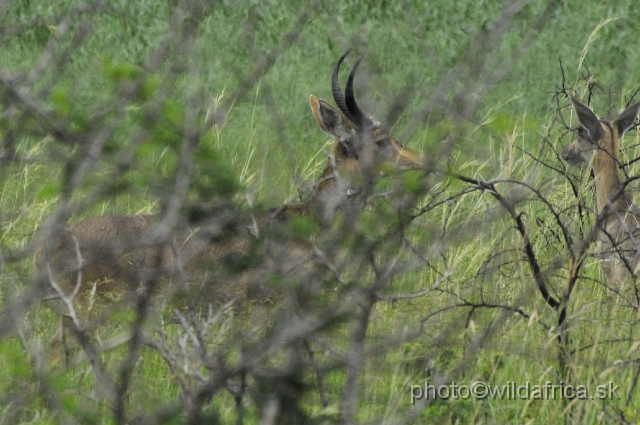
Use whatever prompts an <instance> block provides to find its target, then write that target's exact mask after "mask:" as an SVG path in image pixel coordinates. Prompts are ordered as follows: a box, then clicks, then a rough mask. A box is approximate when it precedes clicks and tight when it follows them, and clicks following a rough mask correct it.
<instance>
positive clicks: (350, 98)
mask: <svg viewBox="0 0 640 425" xmlns="http://www.w3.org/2000/svg"><path fill="white" fill-rule="evenodd" d="M362 58H363V56H360V57H359V58H358V60H357V61H356V64H355V65H354V66H353V69H352V70H351V73H349V78H348V79H347V87H346V88H345V101H346V103H347V109H348V110H349V112H350V113H351V115H352V116H353V122H354V123H355V124H356V125H359V126H362V124H364V123H365V122H369V121H371V120H370V119H369V117H367V116H366V115H365V114H364V113H363V112H362V110H361V109H360V107H359V106H358V103H357V102H356V97H355V95H354V93H353V79H354V77H355V75H356V70H357V69H358V65H360V61H361V60H362Z"/></svg>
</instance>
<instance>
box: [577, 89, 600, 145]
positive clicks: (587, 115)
mask: <svg viewBox="0 0 640 425" xmlns="http://www.w3.org/2000/svg"><path fill="white" fill-rule="evenodd" d="M569 99H571V103H573V107H574V108H575V110H576V114H577V115H578V121H580V124H582V126H583V127H584V128H586V129H587V131H588V132H589V138H590V139H591V141H592V142H593V143H597V142H598V140H600V138H601V137H602V134H603V132H604V131H603V130H602V124H601V123H600V119H599V118H598V117H597V115H596V114H595V113H593V111H592V110H591V108H589V107H588V106H587V105H585V104H584V103H582V102H580V101H579V100H578V99H576V98H575V97H573V96H571V95H569Z"/></svg>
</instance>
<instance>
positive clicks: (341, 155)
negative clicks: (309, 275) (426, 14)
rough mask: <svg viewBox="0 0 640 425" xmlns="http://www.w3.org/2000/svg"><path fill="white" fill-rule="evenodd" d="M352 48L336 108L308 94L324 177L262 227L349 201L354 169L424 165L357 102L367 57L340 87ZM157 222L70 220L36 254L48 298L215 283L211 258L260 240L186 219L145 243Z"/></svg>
mask: <svg viewBox="0 0 640 425" xmlns="http://www.w3.org/2000/svg"><path fill="white" fill-rule="evenodd" d="M348 53H349V51H347V52H346V53H345V54H343V55H342V56H341V57H340V59H339V60H338V62H337V63H336V65H335V67H334V69H333V74H332V82H331V87H332V93H333V98H334V100H335V102H336V104H337V106H338V108H335V107H333V106H331V105H330V104H329V103H328V102H326V101H325V100H322V99H319V98H317V97H315V96H313V95H312V96H310V100H309V103H310V106H311V111H312V112H313V115H314V117H315V119H316V121H317V123H318V125H319V126H320V128H321V129H322V130H323V131H325V132H326V133H328V134H329V135H331V136H332V137H333V138H334V143H333V148H332V150H331V154H330V157H329V158H328V160H327V164H326V166H325V168H324V170H323V172H322V175H321V177H320V179H319V181H318V182H317V184H316V185H315V188H314V190H313V193H312V194H311V196H310V197H309V199H307V200H305V201H303V202H301V203H298V204H285V205H283V206H282V207H280V208H276V209H274V210H269V211H267V212H266V213H265V214H263V216H262V217H261V218H260V219H259V220H258V222H260V223H261V224H262V225H265V226H268V225H269V223H273V222H274V221H280V220H286V219H287V217H288V216H290V215H292V214H308V213H310V212H312V211H315V210H317V205H320V206H321V208H322V211H323V214H324V216H328V215H330V212H331V211H332V210H333V209H335V208H336V207H337V205H339V204H340V203H342V202H349V201H350V199H352V198H353V197H354V194H355V193H357V191H358V188H357V187H355V181H354V180H352V179H351V178H352V177H354V175H355V174H358V173H360V174H363V173H365V174H366V173H368V174H371V175H378V174H379V173H380V170H381V169H382V168H383V167H382V166H383V165H386V166H387V167H388V166H393V167H396V168H406V167H419V166H420V165H421V163H422V162H423V159H422V155H420V154H418V153H416V152H414V151H412V150H410V149H408V148H406V147H404V146H403V145H402V144H400V143H399V142H398V141H397V140H396V139H394V138H393V137H391V135H390V134H389V131H388V130H387V129H386V128H385V127H384V126H382V125H381V124H380V123H379V122H377V121H374V120H373V119H371V118H369V117H367V116H366V115H365V114H364V113H363V112H362V110H361V109H360V107H359V106H358V104H357V102H356V100H355V96H354V90H353V81H354V77H355V73H356V70H357V68H358V65H359V64H360V60H361V59H362V58H360V59H358V61H357V62H356V63H355V65H354V67H353V68H352V70H351V72H350V74H349V77H348V80H347V84H346V89H345V93H344V94H343V93H342V91H341V89H340V84H339V82H338V73H339V69H340V66H341V64H342V62H343V60H344V58H345V57H346V56H347V54H348ZM336 199H339V200H338V201H336ZM328 204H331V205H330V206H327V205H328ZM159 222H160V216H159V215H104V216H96V217H90V218H87V219H85V220H82V221H78V222H75V223H71V224H68V225H67V226H65V227H64V229H63V230H62V231H61V232H58V233H59V234H57V235H54V236H56V238H55V240H53V238H52V240H50V241H45V243H43V244H42V245H41V246H40V247H39V248H38V249H37V251H36V254H35V259H34V263H35V269H36V271H37V273H38V275H39V276H41V277H40V278H41V279H46V280H47V281H48V282H49V283H50V284H51V286H53V287H54V288H55V289H56V294H53V296H50V297H49V298H63V299H64V297H65V296H69V294H72V295H73V296H75V295H76V294H78V293H80V292H83V291H84V292H86V293H88V292H93V293H94V296H102V297H107V298H108V297H112V298H119V297H120V296H121V295H124V294H126V293H128V292H131V291H135V290H140V289H141V288H142V289H144V285H145V282H146V281H148V280H149V279H150V277H153V276H154V274H153V273H154V272H155V273H156V275H157V274H159V273H161V274H162V276H163V278H165V279H166V278H169V279H171V278H172V276H173V277H176V278H177V280H180V279H185V280H186V281H195V280H199V281H202V282H205V281H206V282H210V281H211V280H212V278H213V279H215V273H212V272H211V265H212V264H215V263H219V262H221V261H224V259H225V257H227V256H229V255H233V254H238V255H247V253H248V252H250V251H251V250H252V249H253V247H254V245H255V244H254V241H255V239H256V237H255V232H249V231H246V230H244V229H242V228H241V226H237V228H236V229H235V231H236V232H237V233H238V235H236V236H234V237H231V238H227V239H226V240H225V239H224V238H221V237H219V236H220V235H219V233H220V232H218V233H217V234H214V235H213V236H214V237H212V234H211V232H210V231H207V230H203V229H198V228H193V227H192V226H191V225H189V224H185V225H181V226H177V227H176V228H175V229H174V230H173V231H172V232H171V237H170V238H169V239H170V240H168V241H164V243H163V244H162V245H157V244H154V243H153V242H145V241H149V240H150V235H151V234H152V233H153V230H154V227H155V226H156V225H157V224H158V223H159ZM247 227H249V226H247ZM214 233H215V232H214ZM217 240H222V241H221V242H218V241H217ZM294 248H295V249H293V251H296V252H295V253H293V254H291V253H290V252H289V251H290V247H285V248H276V249H275V254H273V253H270V254H271V255H272V257H273V256H275V255H278V256H279V255H280V254H283V253H287V255H288V256H290V257H294V258H295V259H296V260H300V259H301V255H302V256H303V257H305V258H308V257H309V253H310V252H311V249H309V247H308V245H306V246H304V244H302V249H300V248H301V244H299V243H298V244H295V247H294ZM300 252H302V253H303V254H300ZM280 259H281V258H279V259H278V260H280ZM284 261H285V262H286V261H291V260H288V259H285V260H284ZM276 263H278V261H276V260H272V261H270V264H271V265H272V266H275V265H276ZM260 267H262V265H261V266H260ZM207 274H214V276H213V277H212V276H207ZM253 277H255V276H253ZM250 278H251V277H247V278H246V279H245V280H247V279H250ZM242 279H243V278H242V277H240V278H238V277H234V285H233V286H234V287H232V288H230V290H229V291H228V292H230V293H224V292H225V289H228V288H220V287H218V288H213V287H216V286H220V285H215V284H208V285H209V286H208V288H209V287H212V288H211V290H213V291H214V293H217V294H218V295H216V296H219V297H220V298H226V297H228V296H235V295H237V292H239V291H241V290H242V289H240V287H243V285H241V284H239V283H238V281H239V280H242ZM215 291H218V292H215ZM63 294H66V295H63ZM77 304H78V306H77V307H76V308H78V309H82V308H85V310H86V309H87V308H86V307H84V306H83V305H80V304H85V305H86V304H87V303H77Z"/></svg>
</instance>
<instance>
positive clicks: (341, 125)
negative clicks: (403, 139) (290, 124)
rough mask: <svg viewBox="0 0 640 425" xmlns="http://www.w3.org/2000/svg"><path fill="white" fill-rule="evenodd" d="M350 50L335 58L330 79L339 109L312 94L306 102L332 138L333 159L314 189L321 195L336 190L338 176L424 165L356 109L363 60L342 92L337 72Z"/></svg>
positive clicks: (319, 123) (411, 152) (413, 153)
mask: <svg viewBox="0 0 640 425" xmlns="http://www.w3.org/2000/svg"><path fill="white" fill-rule="evenodd" d="M349 51H350V50H347V52H346V53H345V54H343V55H342V56H341V57H340V59H338V62H337V63H336V65H335V67H334V68H333V75H332V79H331V91H332V92H333V99H334V100H335V102H336V104H337V105H338V108H339V109H336V108H334V107H333V106H331V105H329V104H328V103H327V102H326V101H324V100H322V99H318V98H317V97H315V96H313V95H311V97H310V99H309V103H310V104H311V110H312V111H313V115H314V116H315V117H316V121H318V125H319V126H320V128H321V129H322V130H324V131H325V132H327V133H328V134H330V135H331V136H333V137H334V139H335V141H334V145H333V149H332V156H331V157H330V158H329V160H328V162H327V165H326V167H325V169H324V171H323V172H322V178H321V181H320V182H319V184H318V188H317V189H318V190H319V191H320V192H322V191H324V190H326V189H328V188H330V187H335V185H336V182H337V179H338V178H339V177H344V176H348V175H350V174H352V173H354V172H364V173H371V174H373V173H379V172H381V171H382V170H383V169H384V168H385V167H395V168H405V167H418V166H420V165H421V164H422V162H423V157H422V155H420V154H418V153H416V152H414V151H412V150H411V149H408V148H406V147H404V146H403V145H402V144H401V143H400V142H398V141H397V140H396V139H394V138H393V137H392V136H391V135H390V134H389V131H388V130H387V129H386V128H385V127H383V126H382V125H381V124H380V123H379V122H377V121H374V120H372V119H371V118H369V117H367V116H366V115H365V114H364V113H363V112H362V110H361V109H360V107H359V106H358V103H357V102H356V99H355V95H354V90H353V80H354V77H355V74H356V70H357V69H358V65H359V64H360V60H361V59H362V57H360V59H358V61H357V62H356V64H355V65H354V66H353V69H352V70H351V73H350V74H349V78H348V79H347V85H346V89H345V93H344V94H343V93H342V90H341V89H340V83H339V81H338V72H339V71H340V65H341V64H342V61H343V60H344V58H345V57H346V56H347V54H349Z"/></svg>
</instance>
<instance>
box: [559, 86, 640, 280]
mask: <svg viewBox="0 0 640 425" xmlns="http://www.w3.org/2000/svg"><path fill="white" fill-rule="evenodd" d="M569 97H570V99H571V102H572V103H573V107H574V108H575V111H576V114H577V116H578V120H579V121H580V127H579V128H578V137H577V138H576V139H575V140H574V141H573V142H571V143H570V144H569V145H567V146H565V147H564V148H563V149H562V158H563V159H564V160H565V161H567V162H568V163H569V164H572V165H575V164H579V163H584V162H587V163H590V164H591V168H592V170H593V174H594V176H595V187H596V204H597V212H598V215H599V216H600V215H603V214H604V217H603V222H602V225H601V228H600V234H599V236H598V244H597V247H596V255H597V256H598V257H599V258H600V259H601V260H602V261H603V268H604V271H605V276H606V277H607V280H608V281H609V282H621V281H623V280H625V276H626V277H632V279H635V278H636V277H637V273H638V266H640V208H638V207H637V206H636V205H635V204H634V203H633V201H632V199H631V197H630V196H629V195H628V193H626V191H625V188H624V187H623V184H622V181H621V179H620V173H619V171H618V168H619V166H620V162H619V160H618V153H619V151H620V139H621V138H622V136H623V134H624V133H625V131H627V130H628V129H629V128H631V127H632V126H633V123H634V121H635V119H636V117H637V115H638V111H639V110H640V103H636V104H635V105H632V106H629V107H628V108H627V109H625V110H624V111H623V112H622V113H621V114H620V115H618V117H617V118H616V119H614V120H612V121H605V120H601V119H599V118H598V117H597V116H596V114H595V113H594V112H593V111H592V110H591V108H589V107H588V106H587V105H585V104H583V103H581V102H580V101H579V100H577V99H576V98H574V97H573V96H569Z"/></svg>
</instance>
